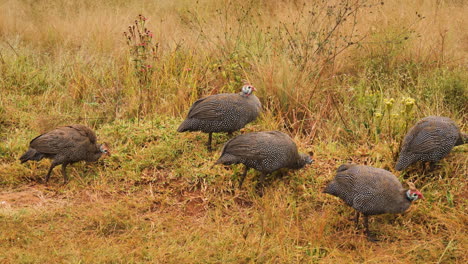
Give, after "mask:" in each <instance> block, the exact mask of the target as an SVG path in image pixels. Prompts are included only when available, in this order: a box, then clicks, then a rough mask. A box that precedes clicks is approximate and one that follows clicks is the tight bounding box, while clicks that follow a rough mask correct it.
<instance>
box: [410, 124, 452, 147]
mask: <svg viewBox="0 0 468 264" xmlns="http://www.w3.org/2000/svg"><path fill="white" fill-rule="evenodd" d="M443 134H444V132H442V131H440V130H439V129H437V128H436V127H433V126H423V127H420V129H419V130H418V131H417V133H415V134H414V135H413V136H412V137H411V138H409V139H408V142H407V144H405V145H406V150H407V151H408V152H411V153H430V152H432V151H435V150H437V149H438V148H440V146H441V145H442V144H443V138H442V136H443Z"/></svg>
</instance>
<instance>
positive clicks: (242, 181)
mask: <svg viewBox="0 0 468 264" xmlns="http://www.w3.org/2000/svg"><path fill="white" fill-rule="evenodd" d="M248 170H249V167H247V166H245V168H244V172H243V173H242V175H241V178H240V180H239V189H240V188H242V183H244V180H245V176H246V175H247V171H248Z"/></svg>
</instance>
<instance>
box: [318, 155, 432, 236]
mask: <svg viewBox="0 0 468 264" xmlns="http://www.w3.org/2000/svg"><path fill="white" fill-rule="evenodd" d="M336 172H337V173H336V176H335V178H334V179H333V180H332V181H331V182H330V183H328V184H327V186H326V187H325V189H324V191H323V192H324V193H328V194H331V195H333V196H336V197H339V198H341V199H342V200H343V201H344V202H345V203H346V204H347V205H349V206H351V207H353V208H354V209H355V210H356V217H355V223H356V227H357V225H358V223H359V215H360V214H361V213H362V214H363V215H364V227H365V233H366V235H367V237H368V239H369V240H371V241H376V239H375V238H374V237H373V236H372V235H371V234H370V232H369V223H368V218H369V216H371V215H379V214H386V213H389V214H401V213H404V212H405V211H406V210H407V209H408V208H409V207H410V205H411V203H412V202H414V201H416V200H418V199H421V198H424V196H423V195H422V194H421V192H419V191H418V190H417V189H416V188H415V186H414V184H413V183H408V185H409V189H404V188H403V186H402V185H401V183H400V181H399V180H398V179H397V177H396V176H395V175H393V174H392V173H390V172H389V171H386V170H384V169H378V168H374V167H370V166H364V165H356V164H343V165H341V166H340V167H338V169H337V171H336Z"/></svg>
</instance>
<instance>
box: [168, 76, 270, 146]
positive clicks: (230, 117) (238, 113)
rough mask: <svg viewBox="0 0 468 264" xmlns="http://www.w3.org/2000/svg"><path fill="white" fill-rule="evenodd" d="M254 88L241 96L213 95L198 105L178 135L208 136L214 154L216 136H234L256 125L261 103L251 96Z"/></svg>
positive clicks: (244, 88) (192, 110)
mask: <svg viewBox="0 0 468 264" xmlns="http://www.w3.org/2000/svg"><path fill="white" fill-rule="evenodd" d="M253 91H255V88H254V87H253V86H251V85H244V86H243V87H242V91H241V92H240V93H235V94H228V93H224V94H216V95H210V96H207V97H205V98H202V99H199V100H198V101H196V102H195V103H194V104H193V105H192V107H191V108H190V110H189V113H188V115H187V118H186V119H185V120H184V122H182V124H181V125H180V126H179V128H178V129H177V131H178V132H185V131H202V132H205V133H209V136H208V144H207V145H208V149H210V150H211V136H212V133H213V132H228V133H232V132H234V131H237V130H239V129H241V128H243V127H244V126H245V125H246V124H248V123H250V122H252V121H254V120H255V119H256V118H257V117H258V115H259V114H260V112H261V108H262V106H261V103H260V101H259V100H258V98H257V97H256V96H255V95H253V94H252V92H253Z"/></svg>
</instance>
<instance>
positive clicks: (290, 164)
mask: <svg viewBox="0 0 468 264" xmlns="http://www.w3.org/2000/svg"><path fill="white" fill-rule="evenodd" d="M312 161H313V160H312V159H311V158H310V156H308V155H306V154H303V153H299V152H298V151H297V146H296V143H294V141H293V140H292V139H291V138H290V137H289V136H288V135H286V134H285V133H282V132H280V131H267V132H252V133H247V134H243V135H239V136H236V137H235V138H233V139H231V140H229V141H228V142H226V144H225V145H224V147H223V150H222V153H221V157H220V158H219V159H218V160H217V161H216V163H215V164H224V165H231V164H239V163H242V164H244V165H245V169H244V173H243V174H242V176H241V178H240V181H239V188H241V187H242V183H243V182H244V179H245V176H246V175H247V170H248V169H249V168H254V169H256V170H258V171H260V172H261V176H260V180H259V183H260V184H261V185H263V183H264V180H265V176H266V175H267V174H269V173H272V172H274V171H276V170H278V169H281V168H289V169H301V168H303V167H304V166H305V165H306V164H311V163H312ZM262 187H263V186H262Z"/></svg>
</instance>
